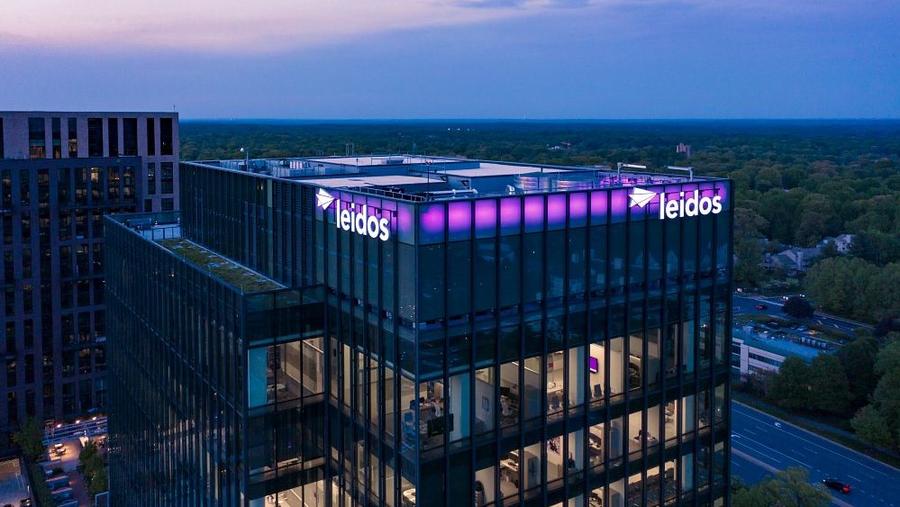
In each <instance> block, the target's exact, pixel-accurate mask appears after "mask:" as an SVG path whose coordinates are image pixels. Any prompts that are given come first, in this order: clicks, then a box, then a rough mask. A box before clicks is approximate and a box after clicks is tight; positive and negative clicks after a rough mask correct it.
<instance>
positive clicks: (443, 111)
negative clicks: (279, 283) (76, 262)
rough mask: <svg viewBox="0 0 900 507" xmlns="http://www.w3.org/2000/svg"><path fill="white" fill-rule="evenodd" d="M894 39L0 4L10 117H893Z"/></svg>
mask: <svg viewBox="0 0 900 507" xmlns="http://www.w3.org/2000/svg"><path fill="white" fill-rule="evenodd" d="M10 4H11V5H10ZM122 4H127V7H126V6H123V5H122ZM898 26H900V2H898V1H896V0H871V1H862V0H790V1H784V0H743V1H732V0H680V1H666V0H630V1H626V0H593V1H592V0H444V1H441V0H403V1H398V0H364V1H363V0H358V1H349V0H265V1H258V2H247V1H245V0H240V1H239V0H190V1H185V0H129V1H128V2H121V1H117V0H85V1H84V2H72V1H68V0H31V1H28V2H0V68H2V69H3V70H4V72H3V73H2V74H0V109H112V110H115V109H132V110H133V109H158V110H171V108H172V106H173V105H174V106H175V107H176V108H177V110H178V111H180V112H181V113H182V117H183V118H239V117H252V118H523V117H524V118H747V117H753V118H770V117H774V118H784V117H790V118H798V117H804V118H806V117H812V118H822V117H829V118H836V117H853V118H858V117H864V118H871V117H877V118H885V117H892V118H897V117H900V31H898V28H897V27H898Z"/></svg>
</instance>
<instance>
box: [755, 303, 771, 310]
mask: <svg viewBox="0 0 900 507" xmlns="http://www.w3.org/2000/svg"><path fill="white" fill-rule="evenodd" d="M753 308H756V309H757V310H768V309H769V305H764V304H762V303H760V304H758V305H756V306H754V307H753Z"/></svg>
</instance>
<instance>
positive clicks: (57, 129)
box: [50, 118, 62, 158]
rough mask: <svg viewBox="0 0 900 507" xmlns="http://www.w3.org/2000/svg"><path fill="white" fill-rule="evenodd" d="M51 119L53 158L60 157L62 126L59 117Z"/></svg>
mask: <svg viewBox="0 0 900 507" xmlns="http://www.w3.org/2000/svg"><path fill="white" fill-rule="evenodd" d="M50 121H51V125H52V127H51V131H52V133H53V136H52V140H53V158H62V126H61V125H60V121H59V118H53V119H51V120H50Z"/></svg>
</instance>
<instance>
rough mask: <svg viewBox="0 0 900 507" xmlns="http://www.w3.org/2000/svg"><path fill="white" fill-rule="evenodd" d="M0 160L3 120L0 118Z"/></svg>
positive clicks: (0, 155) (1, 156)
mask: <svg viewBox="0 0 900 507" xmlns="http://www.w3.org/2000/svg"><path fill="white" fill-rule="evenodd" d="M0 158H3V118H0Z"/></svg>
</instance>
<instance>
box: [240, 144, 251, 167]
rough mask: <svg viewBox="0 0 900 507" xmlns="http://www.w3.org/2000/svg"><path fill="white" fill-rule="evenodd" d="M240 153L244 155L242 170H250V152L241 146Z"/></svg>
mask: <svg viewBox="0 0 900 507" xmlns="http://www.w3.org/2000/svg"><path fill="white" fill-rule="evenodd" d="M241 153H243V154H244V170H246V171H249V170H250V150H249V149H247V148H244V147H243V146H241Z"/></svg>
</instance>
